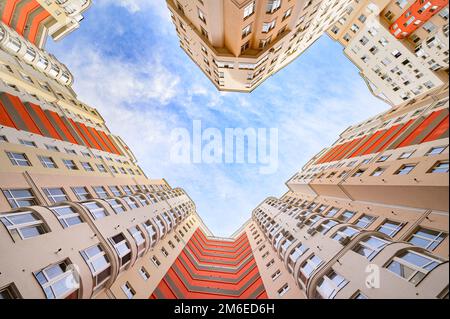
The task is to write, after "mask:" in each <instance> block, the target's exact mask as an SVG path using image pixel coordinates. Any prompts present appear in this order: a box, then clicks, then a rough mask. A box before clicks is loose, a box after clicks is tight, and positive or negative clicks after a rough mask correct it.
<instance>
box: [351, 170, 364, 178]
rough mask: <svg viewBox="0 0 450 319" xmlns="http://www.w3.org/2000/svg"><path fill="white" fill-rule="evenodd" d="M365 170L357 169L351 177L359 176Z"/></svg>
mask: <svg viewBox="0 0 450 319" xmlns="http://www.w3.org/2000/svg"><path fill="white" fill-rule="evenodd" d="M365 171H366V170H364V169H359V170H357V171H356V173H355V174H353V176H352V177H359V176H361V175H362V174H363V173H364V172H365Z"/></svg>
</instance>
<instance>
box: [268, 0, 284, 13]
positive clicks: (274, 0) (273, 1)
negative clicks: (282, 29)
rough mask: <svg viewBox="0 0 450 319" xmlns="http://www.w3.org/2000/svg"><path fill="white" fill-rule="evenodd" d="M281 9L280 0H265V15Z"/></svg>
mask: <svg viewBox="0 0 450 319" xmlns="http://www.w3.org/2000/svg"><path fill="white" fill-rule="evenodd" d="M280 7H281V0H267V7H266V13H273V12H275V11H276V10H278V9H279V8H280Z"/></svg>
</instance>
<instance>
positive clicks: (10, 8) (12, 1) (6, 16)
mask: <svg viewBox="0 0 450 319" xmlns="http://www.w3.org/2000/svg"><path fill="white" fill-rule="evenodd" d="M19 1H20V0H6V5H5V9H4V10H3V15H2V21H3V22H4V23H5V24H7V25H10V23H11V19H12V17H13V14H14V9H15V8H16V5H17V3H18V2H19Z"/></svg>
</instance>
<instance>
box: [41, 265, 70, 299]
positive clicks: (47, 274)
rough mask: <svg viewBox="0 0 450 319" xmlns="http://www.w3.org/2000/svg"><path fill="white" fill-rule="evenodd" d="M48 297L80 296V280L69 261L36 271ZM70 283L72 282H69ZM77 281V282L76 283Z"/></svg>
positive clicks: (68, 297)
mask: <svg viewBox="0 0 450 319" xmlns="http://www.w3.org/2000/svg"><path fill="white" fill-rule="evenodd" d="M34 276H35V277H36V279H37V281H38V282H39V284H40V285H41V287H42V289H43V290H44V293H45V295H46V297H47V299H63V298H67V299H72V298H74V297H75V298H77V297H78V289H79V282H78V279H77V277H76V276H74V273H73V270H72V268H71V267H69V262H68V261H63V262H60V263H58V264H56V265H52V266H48V267H46V268H44V269H42V270H41V271H39V272H36V273H34ZM68 283H70V284H68ZM75 283H76V284H75Z"/></svg>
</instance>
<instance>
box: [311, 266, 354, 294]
mask: <svg viewBox="0 0 450 319" xmlns="http://www.w3.org/2000/svg"><path fill="white" fill-rule="evenodd" d="M347 283H348V280H346V279H345V278H344V277H342V276H341V275H339V274H337V273H336V272H335V271H334V270H333V269H331V270H330V271H329V272H328V274H326V275H325V276H323V277H322V278H321V279H320V280H319V282H318V284H317V288H316V289H317V293H318V296H317V297H318V298H323V299H333V298H334V297H336V294H337V293H338V292H339V290H341V289H342V288H343V287H344V286H345V285H346V284H347Z"/></svg>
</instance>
